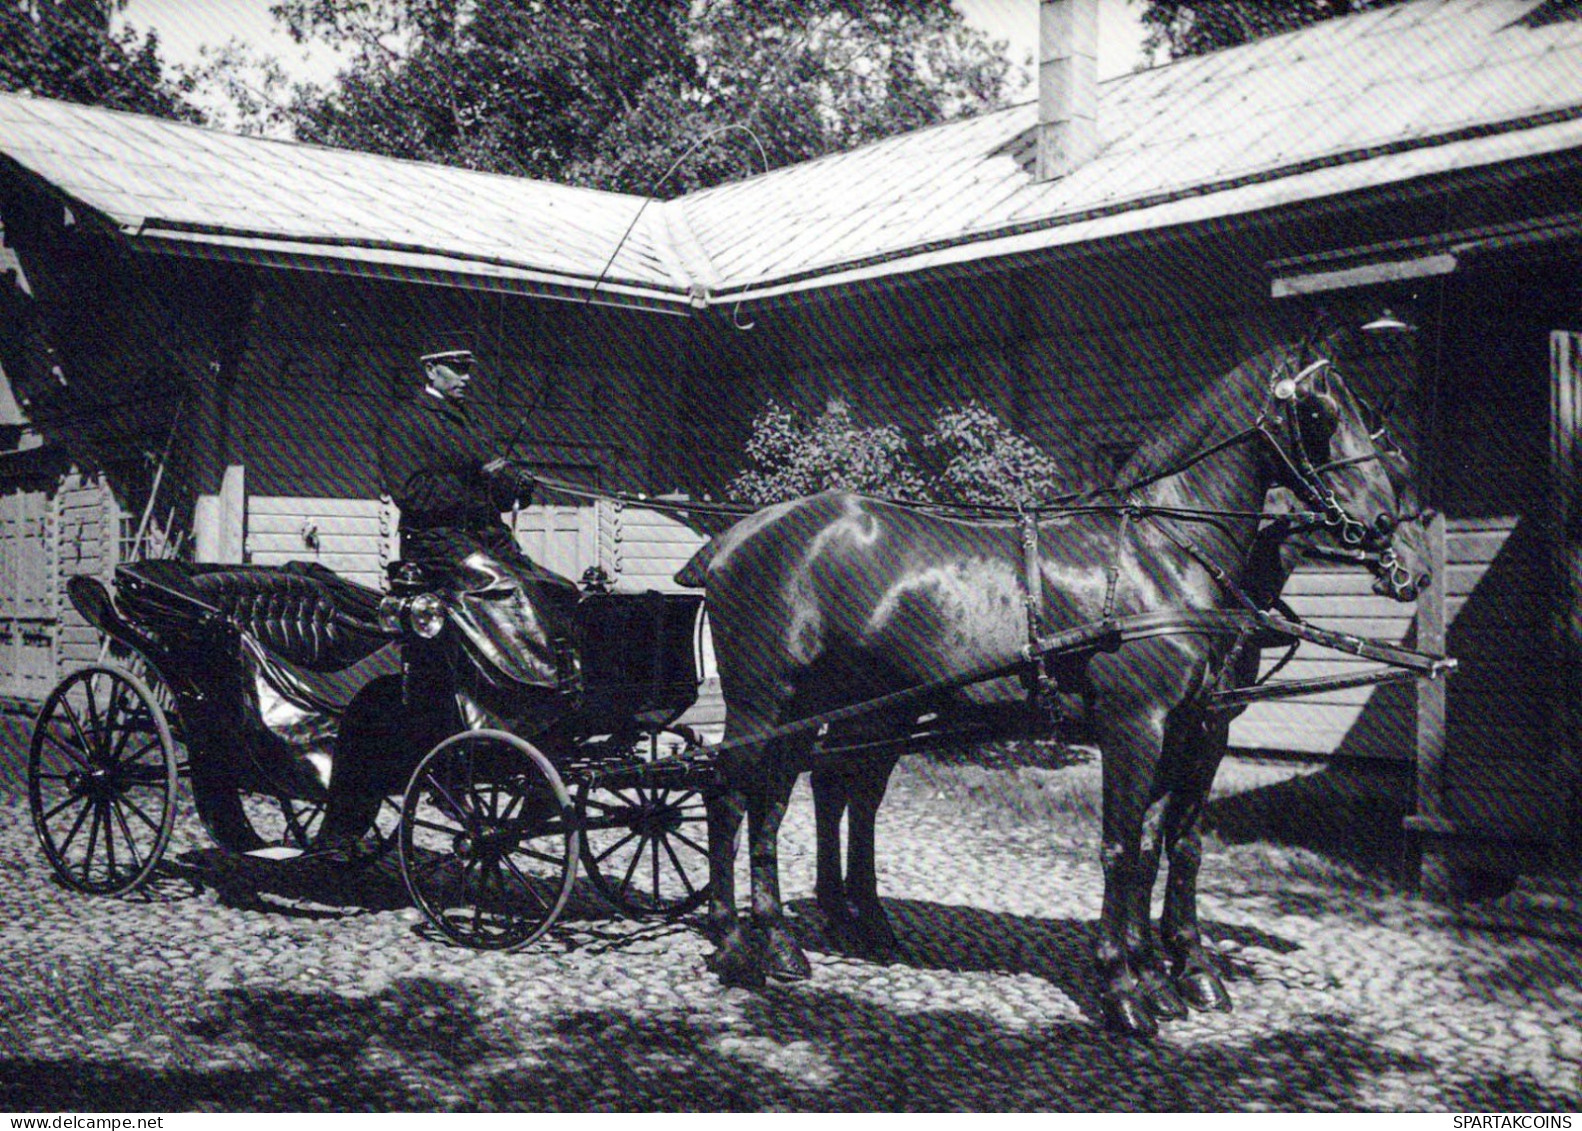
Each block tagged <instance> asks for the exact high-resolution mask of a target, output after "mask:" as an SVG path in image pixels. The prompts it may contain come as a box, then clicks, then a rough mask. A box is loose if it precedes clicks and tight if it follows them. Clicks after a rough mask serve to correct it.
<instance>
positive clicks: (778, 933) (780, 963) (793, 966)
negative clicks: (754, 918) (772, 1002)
mask: <svg viewBox="0 0 1582 1131" xmlns="http://www.w3.org/2000/svg"><path fill="white" fill-rule="evenodd" d="M764 969H765V971H766V972H767V973H768V975H769V977H771V978H773V979H774V980H775V981H777V982H805V981H807V980H808V979H809V978H811V977H812V976H813V964H812V963H811V962H809V961H808V960H807V955H805V954H803V953H802V948H801V947H799V946H797V944H796V943H795V942H794V941H793V940H792V938H791V936H790V935H789V934H787V933H786V932H785V931H784V930H772V931H770V932H769V933H768V937H767V938H766V939H765V940H764Z"/></svg>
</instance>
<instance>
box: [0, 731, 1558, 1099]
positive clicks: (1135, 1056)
mask: <svg viewBox="0 0 1582 1131" xmlns="http://www.w3.org/2000/svg"><path fill="white" fill-rule="evenodd" d="M940 773H941V771H939V770H938V769H937V768H935V767H932V766H931V764H929V763H925V762H922V761H918V760H913V761H909V762H907V763H905V764H903V768H902V770H901V771H900V772H899V773H898V775H897V778H896V783H895V786H894V787H893V789H892V795H891V799H890V801H889V802H888V803H887V804H886V807H885V809H884V811H883V812H882V814H881V817H880V820H881V827H880V837H881V857H882V860H881V867H882V872H881V880H880V883H881V890H882V891H883V892H884V894H885V895H886V897H887V900H888V903H887V906H888V908H889V910H890V913H891V916H892V919H893V920H894V922H895V923H896V926H897V928H898V931H899V934H900V935H901V938H902V940H903V943H904V945H905V955H904V957H902V958H901V959H899V960H898V961H896V962H894V963H893V964H890V965H880V964H876V963H874V962H870V961H865V960H861V959H857V958H851V957H846V956H843V955H841V954H839V953H835V952H834V951H833V950H832V949H831V948H830V947H829V946H828V945H826V943H825V942H824V941H823V940H822V939H821V937H820V936H819V933H818V930H817V926H816V920H815V916H816V912H814V911H813V910H812V909H811V907H810V906H809V904H808V902H807V899H806V897H807V895H808V893H809V892H810V890H811V886H812V849H811V830H810V825H811V820H810V805H809V804H808V800H807V796H806V790H805V786H804V787H799V792H798V798H797V801H796V803H795V806H794V808H793V812H792V815H791V817H790V818H789V819H788V822H787V826H788V827H787V830H786V833H785V843H784V849H785V850H784V852H783V869H784V873H785V875H784V880H785V890H786V891H787V893H788V895H789V896H790V898H791V899H792V901H793V902H792V910H793V912H796V913H799V918H798V929H799V931H800V932H801V935H802V938H803V941H804V943H805V944H806V945H807V946H808V948H809V950H810V951H811V957H812V959H813V967H814V972H813V978H812V980H811V981H810V982H807V983H804V984H801V985H796V986H788V987H776V986H771V987H770V988H769V989H768V990H766V991H763V992H750V991H746V990H740V989H731V990H726V989H722V988H721V987H720V986H719V985H718V984H717V983H716V982H715V981H714V979H713V978H712V977H711V976H710V975H708V974H707V972H706V971H705V969H704V965H703V958H704V955H705V954H706V953H707V951H708V949H709V948H708V946H707V944H706V943H705V942H704V940H703V939H702V937H701V936H700V935H699V933H698V931H697V930H696V927H695V926H694V925H692V924H687V923H681V924H639V923H631V922H624V921H621V920H617V919H613V918H611V917H609V916H608V914H607V913H606V912H605V911H604V910H602V908H601V907H600V905H599V904H598V903H597V902H596V901H595V899H594V898H593V897H592V896H591V894H588V895H586V896H584V895H582V894H581V893H579V896H578V897H577V899H576V900H575V901H574V903H573V905H572V907H571V908H570V909H569V910H568V914H567V916H566V919H565V920H564V925H563V926H562V927H559V928H557V929H556V930H555V931H554V932H552V933H551V935H550V936H548V937H547V938H546V939H544V940H541V941H540V942H539V943H538V944H536V945H535V946H533V947H532V948H531V949H529V950H528V951H526V952H524V953H521V954H516V955H501V954H481V953H473V952H467V951H462V950H458V949H455V948H453V947H449V946H446V945H442V944H441V943H439V942H436V941H433V940H432V939H431V938H429V937H427V936H426V935H425V933H424V932H423V930H422V924H421V923H420V922H419V920H418V917H417V915H416V913H415V912H414V911H412V910H410V909H409V908H408V907H407V906H406V898H405V893H404V891H403V889H402V887H401V884H400V881H399V878H398V876H397V874H396V873H395V872H394V871H393V870H381V871H375V872H373V873H368V874H365V875H363V876H362V877H361V878H359V879H357V880H355V881H353V882H351V883H347V882H345V881H343V880H339V879H336V878H335V877H334V874H333V873H328V872H323V871H319V872H314V871H313V870H312V869H310V868H307V867H304V866H300V865H299V866H298V869H297V870H293V869H291V868H289V867H284V866H280V865H274V866H272V867H271V866H265V865H255V864H252V863H247V864H245V865H243V866H241V867H239V868H232V869H227V868H225V867H222V866H221V861H220V858H219V854H218V853H217V852H216V851H215V850H213V849H209V848H205V847H202V842H201V841H200V840H199V839H198V838H199V837H200V836H201V834H200V833H198V832H197V831H196V821H195V820H191V819H190V818H188V819H185V820H184V823H183V825H182V826H181V827H180V828H179V829H178V840H177V843H175V844H173V845H172V848H171V851H170V853H169V857H168V858H169V859H170V860H171V861H172V867H171V868H170V869H169V870H168V874H167V875H166V876H165V877H164V878H163V879H161V880H160V881H159V882H158V883H157V884H156V885H155V887H154V889H153V890H151V891H150V892H148V893H147V894H146V895H145V896H142V897H139V898H128V899H106V898H95V897H89V896H81V895H76V894H73V893H70V892H67V891H65V890H63V889H62V888H60V887H59V886H58V885H57V884H56V883H55V882H54V881H53V879H52V877H51V874H50V872H49V869H48V867H47V866H46V864H45V862H44V860H43V858H42V856H41V854H40V852H39V851H38V848H37V846H36V843H35V842H34V839H33V834H32V830H31V827H30V826H29V823H28V817H27V811H26V805H25V802H24V801H23V800H22V799H20V798H16V797H8V796H0V877H3V878H0V1108H4V1109H11V1110H28V1109H32V1110H68V1111H71V1110H75V1111H116V1110H124V1111H132V1110H193V1109H196V1110H259V1109H264V1110H267V1109H309V1110H314V1109H330V1110H347V1109H350V1110H383V1109H390V1110H409V1109H418V1110H434V1109H441V1110H443V1109H459V1110H479V1109H483V1110H499V1109H528V1110H541V1109H572V1110H580V1109H589V1108H614V1109H674V1108H681V1109H738V1108H741V1109H804V1110H805V1109H815V1110H817V1109H836V1110H846V1109H857V1110H864V1109H897V1110H898V1109H1004V1110H1016V1109H1055V1110H1060V1109H1074V1110H1107V1109H1134V1110H1160V1109H1165V1110H1172V1109H1173V1110H1180V1109H1216V1110H1218V1109H1231V1110H1260V1109H1279V1110H1332V1109H1341V1110H1351V1109H1385V1110H1394V1109H1408V1110H1417V1109H1447V1110H1456V1111H1471V1110H1481V1111H1489V1110H1506V1111H1509V1110H1514V1109H1521V1110H1526V1111H1556V1110H1574V1109H1575V1108H1576V1107H1577V1106H1578V1096H1579V1092H1578V1085H1579V1083H1582V1081H1579V1072H1582V1036H1579V1030H1578V1027H1577V1019H1578V1007H1579V1005H1582V989H1579V983H1578V977H1577V975H1578V972H1579V968H1582V961H1579V955H1578V953H1577V952H1576V951H1575V950H1574V949H1569V948H1567V947H1566V946H1565V945H1563V944H1561V943H1557V942H1547V941H1543V940H1537V939H1531V938H1524V937H1520V936H1516V935H1510V934H1504V935H1501V934H1473V933H1464V932H1459V931H1457V930H1456V929H1454V928H1452V927H1450V926H1449V925H1448V921H1447V920H1446V919H1445V918H1444V916H1443V913H1442V912H1439V911H1437V910H1436V909H1435V908H1433V907H1432V906H1430V905H1428V904H1423V903H1418V902H1415V901H1411V900H1407V899H1404V898H1402V897H1401V896H1399V895H1398V894H1393V893H1391V892H1390V891H1388V890H1387V889H1385V888H1383V887H1378V886H1373V885H1369V884H1367V883H1365V882H1361V881H1358V882H1355V883H1350V884H1339V883H1336V882H1333V881H1332V880H1322V879H1318V880H1314V879H1302V878H1301V875H1302V870H1301V869H1292V868H1286V867H1282V866H1281V859H1282V858H1281V855H1280V850H1275V849H1265V850H1261V851H1260V853H1259V854H1257V856H1256V861H1255V862H1254V863H1253V864H1249V863H1248V861H1249V859H1250V858H1249V857H1248V855H1247V853H1246V852H1245V851H1244V850H1240V849H1225V848H1223V847H1218V846H1216V847H1214V848H1213V850H1212V851H1211V852H1210V854H1209V856H1208V859H1207V862H1206V865H1205V871H1204V882H1203V889H1204V896H1203V901H1202V903H1203V907H1202V910H1203V916H1204V919H1205V924H1206V928H1207V932H1208V934H1209V936H1210V937H1211V939H1212V940H1213V941H1214V943H1215V945H1216V947H1217V949H1218V950H1219V952H1220V954H1221V955H1222V958H1223V960H1224V963H1225V965H1226V966H1227V968H1228V971H1229V973H1230V975H1231V977H1232V981H1231V983H1230V985H1231V990H1232V992H1233V994H1234V995H1235V997H1236V1012H1234V1013H1232V1014H1229V1015H1214V1016H1208V1017H1204V1016H1197V1017H1194V1018H1192V1019H1189V1020H1187V1021H1184V1022H1177V1023H1174V1024H1171V1025H1169V1026H1167V1027H1166V1029H1165V1031H1164V1034H1163V1036H1162V1037H1161V1039H1160V1040H1158V1041H1157V1042H1155V1043H1153V1044H1140V1043H1135V1042H1128V1041H1124V1040H1120V1039H1117V1038H1114V1037H1111V1036H1109V1035H1107V1034H1106V1033H1104V1032H1103V1031H1102V1030H1100V1029H1099V1028H1097V1027H1096V1025H1095V1022H1094V1018H1095V1017H1096V1009H1095V1004H1096V1003H1095V1001H1094V988H1095V987H1094V982H1093V978H1092V976H1091V973H1090V960H1089V956H1088V939H1089V932H1090V930H1091V925H1092V922H1093V920H1094V918H1095V917H1096V915H1097V910H1098V897H1099V890H1100V884H1099V875H1098V870H1097V867H1096V865H1095V851H1094V845H1093V843H1092V841H1091V837H1090V836H1088V835H1084V834H1082V833H1081V832H1080V831H1077V832H1076V833H1075V834H1073V833H1072V831H1071V830H1065V831H1064V832H1062V830H1061V829H1060V828H1059V827H1058V826H1057V825H1053V824H1051V822H1049V821H1048V820H1031V819H1026V818H1019V817H1017V816H1016V815H1015V814H1014V813H1012V812H1009V811H1008V810H1006V809H1005V807H1003V806H999V807H997V806H995V805H992V804H988V803H986V802H984V801H983V800H982V798H981V797H979V796H977V795H978V794H980V793H981V792H982V790H983V787H984V786H985V783H986V784H987V786H988V787H989V788H993V786H994V784H995V780H996V779H995V776H994V772H984V771H979V772H978V778H977V780H976V783H975V784H973V786H972V788H970V789H969V788H967V787H966V786H964V785H962V781H961V779H960V778H959V777H957V778H951V779H950V780H945V779H944V778H942V777H941V776H939V775H940Z"/></svg>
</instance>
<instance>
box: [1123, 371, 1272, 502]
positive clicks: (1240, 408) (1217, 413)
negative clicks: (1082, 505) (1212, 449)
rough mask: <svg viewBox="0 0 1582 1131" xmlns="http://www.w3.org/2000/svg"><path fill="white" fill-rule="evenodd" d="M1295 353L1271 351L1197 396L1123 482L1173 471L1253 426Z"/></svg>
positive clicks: (1129, 464)
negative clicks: (1283, 366)
mask: <svg viewBox="0 0 1582 1131" xmlns="http://www.w3.org/2000/svg"><path fill="white" fill-rule="evenodd" d="M1291 353H1292V351H1291V348H1290V347H1289V346H1276V347H1273V348H1271V349H1267V350H1265V351H1263V352H1262V353H1260V354H1257V355H1256V356H1254V357H1250V358H1248V359H1247V360H1246V361H1243V362H1242V363H1241V364H1240V365H1238V366H1237V367H1236V368H1235V369H1232V370H1231V371H1230V372H1229V373H1227V374H1225V376H1223V377H1221V378H1220V379H1219V380H1217V381H1215V382H1213V383H1212V384H1210V385H1209V386H1208V387H1206V388H1205V389H1203V390H1202V391H1200V392H1199V393H1197V395H1195V396H1194V397H1192V398H1191V399H1190V400H1188V401H1187V402H1186V403H1185V404H1183V405H1182V406H1181V407H1180V408H1179V409H1177V410H1176V411H1175V412H1174V413H1173V414H1171V416H1170V417H1169V418H1168V419H1166V420H1165V422H1164V423H1163V424H1161V425H1160V426H1159V429H1158V431H1157V432H1156V433H1155V435H1154V438H1153V439H1152V440H1150V441H1148V442H1147V443H1146V444H1144V445H1143V446H1142V447H1141V448H1139V449H1138V450H1137V452H1136V453H1135V454H1134V455H1133V456H1132V458H1131V459H1129V460H1127V461H1126V463H1125V465H1124V466H1123V467H1122V468H1121V470H1120V472H1119V473H1118V474H1117V476H1116V478H1117V481H1118V482H1120V483H1123V484H1124V483H1138V482H1142V481H1144V480H1146V479H1149V478H1151V477H1153V476H1157V475H1160V474H1161V473H1165V472H1169V471H1172V470H1174V469H1175V468H1177V467H1179V466H1180V465H1181V464H1182V463H1184V462H1185V461H1187V460H1189V459H1191V458H1192V457H1193V456H1194V455H1197V454H1198V453H1199V452H1201V451H1202V450H1203V448H1204V447H1205V446H1206V445H1208V444H1211V443H1214V442H1215V441H1217V440H1223V439H1228V438H1229V437H1231V436H1234V435H1235V434H1236V433H1237V432H1240V431H1242V430H1243V429H1245V428H1248V427H1251V425H1252V423H1253V422H1254V421H1255V420H1256V419H1257V417H1258V413H1259V411H1261V410H1262V408H1263V407H1264V402H1265V401H1266V400H1267V398H1268V391H1269V383H1270V378H1271V376H1272V375H1273V374H1274V371H1275V369H1276V367H1277V366H1279V365H1280V364H1281V362H1282V361H1284V360H1286V359H1287V358H1289V357H1290V356H1291Z"/></svg>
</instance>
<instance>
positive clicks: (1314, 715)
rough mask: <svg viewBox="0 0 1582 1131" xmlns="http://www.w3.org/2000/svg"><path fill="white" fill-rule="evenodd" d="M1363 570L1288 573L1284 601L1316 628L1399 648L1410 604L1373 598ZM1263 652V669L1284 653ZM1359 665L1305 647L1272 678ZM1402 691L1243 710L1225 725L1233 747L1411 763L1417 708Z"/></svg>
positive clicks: (1356, 692) (1361, 691)
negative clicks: (1338, 754)
mask: <svg viewBox="0 0 1582 1131" xmlns="http://www.w3.org/2000/svg"><path fill="white" fill-rule="evenodd" d="M1372 585H1373V579H1372V577H1371V576H1370V575H1369V574H1367V573H1365V572H1362V571H1354V570H1345V571H1342V570H1333V569H1305V570H1299V571H1297V572H1296V573H1295V574H1293V575H1292V577H1291V580H1290V581H1289V582H1288V583H1287V584H1286V587H1285V599H1286V602H1287V603H1288V604H1290V606H1291V607H1292V608H1293V609H1294V610H1296V612H1297V613H1298V614H1300V615H1301V616H1302V617H1303V618H1304V619H1305V620H1308V621H1310V622H1312V623H1313V624H1314V625H1317V626H1318V627H1320V628H1327V629H1331V630H1333V631H1337V632H1349V633H1352V634H1354V635H1358V636H1366V637H1370V638H1372V639H1375V640H1384V641H1388V642H1390V643H1392V644H1399V643H1401V642H1403V641H1407V640H1409V633H1410V629H1411V627H1412V621H1413V618H1414V616H1415V611H1416V606H1414V605H1402V604H1399V603H1398V602H1395V601H1392V600H1390V599H1389V598H1387V597H1379V596H1376V595H1374V593H1373V589H1372ZM1283 654H1284V653H1283V651H1275V650H1272V649H1271V650H1269V651H1266V652H1265V653H1264V664H1263V670H1264V671H1268V670H1269V668H1270V667H1271V665H1272V664H1273V663H1274V662H1275V661H1276V660H1277V659H1278V658H1279V657H1280V656H1281V655H1283ZM1370 666H1373V665H1370V664H1368V663H1367V662H1366V661H1364V660H1359V659H1356V658H1354V657H1350V656H1346V655H1343V654H1341V653H1337V652H1332V651H1329V650H1327V649H1322V648H1318V647H1316V646H1314V645H1311V644H1304V645H1303V646H1302V648H1301V650H1300V651H1299V652H1298V654H1297V657H1296V658H1295V659H1294V660H1292V662H1291V663H1290V664H1288V665H1286V667H1285V668H1284V669H1283V670H1282V671H1281V672H1280V673H1279V675H1277V676H1276V677H1275V678H1276V679H1313V678H1317V677H1321V676H1330V675H1340V674H1345V673H1349V672H1356V671H1362V670H1365V669H1366V668H1368V667H1370ZM1413 704H1414V700H1413V697H1412V693H1411V690H1410V688H1409V687H1404V688H1403V687H1357V688H1351V689H1348V690H1344V691H1333V692H1328V693H1326V694H1323V695H1312V696H1305V697H1303V698H1301V699H1284V700H1274V701H1270V702H1266V703H1258V704H1255V705H1253V706H1252V707H1249V708H1248V709H1247V711H1246V713H1245V714H1243V715H1242V716H1241V717H1240V718H1238V719H1237V720H1236V721H1235V722H1234V723H1232V724H1231V729H1230V741H1231V745H1232V746H1236V747H1241V748H1244V749H1246V748H1250V749H1264V750H1284V751H1291V752H1295V753H1303V754H1324V755H1329V754H1336V753H1345V754H1349V755H1356V756H1360V757H1370V758H1398V759H1410V758H1413V757H1414V756H1415V754H1416V745H1417V744H1416V709H1415V706H1414V705H1413Z"/></svg>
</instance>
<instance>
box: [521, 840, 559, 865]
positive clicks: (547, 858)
mask: <svg viewBox="0 0 1582 1131" xmlns="http://www.w3.org/2000/svg"><path fill="white" fill-rule="evenodd" d="M516 851H517V852H519V853H521V854H522V855H523V856H526V857H529V858H530V859H533V860H539V861H542V862H543V863H545V864H554V865H555V866H556V867H560V866H561V864H562V863H563V861H562V858H561V857H559V856H556V855H554V854H552V853H549V852H544V851H541V850H540V849H537V848H529V847H528V846H527V845H525V844H519V845H517V846H516Z"/></svg>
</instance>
